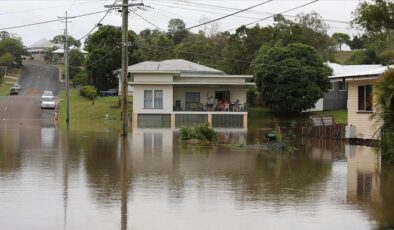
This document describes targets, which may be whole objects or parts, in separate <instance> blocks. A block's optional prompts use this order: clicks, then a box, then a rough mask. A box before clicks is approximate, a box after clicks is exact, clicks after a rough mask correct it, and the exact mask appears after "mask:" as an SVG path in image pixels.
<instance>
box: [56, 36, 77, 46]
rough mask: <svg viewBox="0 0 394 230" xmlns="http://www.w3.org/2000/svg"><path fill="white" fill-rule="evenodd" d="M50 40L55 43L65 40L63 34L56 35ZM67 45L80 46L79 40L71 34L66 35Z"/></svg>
mask: <svg viewBox="0 0 394 230" xmlns="http://www.w3.org/2000/svg"><path fill="white" fill-rule="evenodd" d="M51 42H53V43H57V44H64V43H65V42H66V37H65V36H64V35H56V36H55V37H53V38H52V40H51ZM68 45H69V46H76V47H81V41H79V40H76V39H75V38H74V37H73V36H68Z"/></svg>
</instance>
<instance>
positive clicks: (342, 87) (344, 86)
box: [338, 81, 347, 91]
mask: <svg viewBox="0 0 394 230" xmlns="http://www.w3.org/2000/svg"><path fill="white" fill-rule="evenodd" d="M338 90H339V91H346V90H347V84H346V82H344V81H339V82H338Z"/></svg>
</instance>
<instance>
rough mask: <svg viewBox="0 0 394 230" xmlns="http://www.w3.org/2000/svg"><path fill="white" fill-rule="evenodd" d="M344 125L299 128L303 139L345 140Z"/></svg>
mask: <svg viewBox="0 0 394 230" xmlns="http://www.w3.org/2000/svg"><path fill="white" fill-rule="evenodd" d="M345 127H346V125H345V124H331V125H319V126H307V127H302V128H301V133H302V136H304V137H319V138H329V139H337V140H341V139H345Z"/></svg>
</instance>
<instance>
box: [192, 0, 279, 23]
mask: <svg viewBox="0 0 394 230" xmlns="http://www.w3.org/2000/svg"><path fill="white" fill-rule="evenodd" d="M272 1H273V0H268V1H265V2H262V3H259V4H256V5H253V6H251V7H248V8H245V9H242V10H239V11H236V12H234V13H231V14H228V15H225V16H223V17H219V18H216V19H213V20H210V21H207V22H204V23H201V24H199V25H195V26H191V27H189V28H187V30H190V29H193V28H196V27H199V26H203V25H206V24H209V23H212V22H216V21H219V20H222V19H224V18H228V17H231V16H233V15H236V14H239V13H242V12H244V11H247V10H250V9H253V8H256V7H258V6H261V5H264V4H267V3H269V2H272Z"/></svg>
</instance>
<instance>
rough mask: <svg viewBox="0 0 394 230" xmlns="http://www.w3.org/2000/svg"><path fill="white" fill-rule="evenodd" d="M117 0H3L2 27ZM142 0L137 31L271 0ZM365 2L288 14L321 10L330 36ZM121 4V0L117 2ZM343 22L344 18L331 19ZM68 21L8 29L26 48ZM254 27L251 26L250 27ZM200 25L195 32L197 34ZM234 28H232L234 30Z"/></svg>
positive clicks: (232, 22) (114, 19)
mask: <svg viewBox="0 0 394 230" xmlns="http://www.w3.org/2000/svg"><path fill="white" fill-rule="evenodd" d="M114 1H115V0H52V1H45V0H35V1H32V0H30V1H27V0H12V1H10V0H0V31H1V30H4V28H8V27H14V26H21V25H26V24H31V23H38V22H43V21H48V20H56V19H58V17H64V16H65V12H66V11H67V13H68V15H69V16H75V15H82V14H88V13H94V12H100V11H106V10H107V8H105V7H104V5H111V4H113V3H114ZM141 1H142V2H143V3H144V5H145V6H146V7H145V8H144V9H136V10H137V11H136V13H137V14H138V15H137V14H135V13H133V12H131V13H130V16H129V29H131V30H134V31H136V32H137V33H138V32H140V31H141V30H143V29H145V28H150V29H156V28H158V29H161V30H167V26H168V21H169V20H170V19H171V18H180V19H182V20H183V21H184V22H185V23H186V26H187V27H191V26H193V25H198V24H199V23H200V22H201V19H202V18H208V19H216V18H219V17H222V16H224V15H228V14H231V13H234V12H236V11H238V10H240V9H245V8H248V7H251V6H253V5H257V4H259V3H263V2H267V1H268V0H247V1H243V0H236V1H235V0H232V1H228V0H139V1H137V0H135V1H134V2H141ZM312 1H313V0H272V1H268V2H267V3H265V4H262V5H260V6H258V7H255V8H253V9H250V10H248V11H245V12H242V13H240V14H237V15H234V16H231V17H227V18H225V19H222V20H220V21H219V31H225V30H231V29H234V28H237V27H239V26H241V25H243V24H249V23H251V22H255V21H257V20H259V19H263V18H266V17H267V16H268V15H269V14H267V13H280V12H283V11H287V10H290V9H292V8H295V7H298V6H301V5H303V4H306V3H309V2H312ZM360 1H361V0H339V1H338V0H319V1H317V2H314V3H312V4H310V5H307V6H304V7H301V8H298V9H295V10H292V11H289V12H287V13H285V15H289V17H288V19H292V17H291V16H295V15H297V14H299V13H310V12H312V11H315V12H317V13H319V14H320V15H321V16H322V17H323V19H325V20H327V21H325V22H326V23H327V24H329V25H330V29H329V31H328V33H329V34H332V33H335V32H343V33H348V34H350V35H356V34H359V33H361V31H359V30H356V29H352V28H350V26H349V24H347V23H346V22H349V21H350V20H351V19H352V12H353V11H354V10H355V9H356V7H357V5H358V4H359V3H360ZM119 3H120V1H119ZM104 15H105V12H101V13H97V14H92V15H90V16H85V17H77V18H73V19H71V23H70V24H69V35H71V36H73V37H74V38H76V39H80V38H82V37H83V36H85V35H86V34H87V33H88V32H89V31H90V30H91V29H92V28H93V27H94V26H95V25H96V24H97V23H98V22H99V21H100V19H101V18H103V16H104ZM332 20H335V21H340V22H333V21H332ZM121 22H122V19H121V14H120V13H119V12H117V10H113V11H111V12H110V13H108V14H107V16H106V17H105V18H104V20H103V21H102V24H104V25H107V24H109V25H114V26H120V25H121ZM272 23H273V20H272V18H269V19H266V20H262V21H260V22H259V24H260V25H270V24H272ZM64 26H65V25H64V23H62V22H59V21H57V22H51V23H45V24H39V25H34V26H26V27H20V28H14V29H5V30H6V31H8V32H10V33H16V34H17V35H18V36H20V37H22V40H23V42H24V45H25V46H29V45H31V44H33V43H34V42H36V41H38V40H39V39H41V38H47V39H51V38H53V37H54V36H56V35H59V34H63V33H64ZM251 26H252V25H251ZM199 29H202V27H199V28H195V29H193V30H192V31H193V32H197V31H198V30H199ZM231 32H234V30H231Z"/></svg>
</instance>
